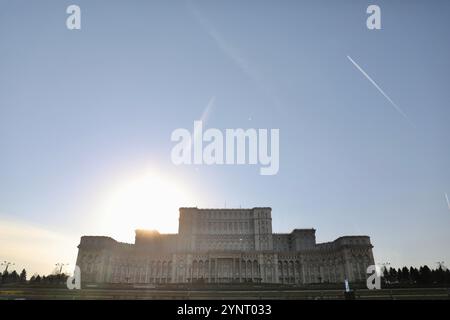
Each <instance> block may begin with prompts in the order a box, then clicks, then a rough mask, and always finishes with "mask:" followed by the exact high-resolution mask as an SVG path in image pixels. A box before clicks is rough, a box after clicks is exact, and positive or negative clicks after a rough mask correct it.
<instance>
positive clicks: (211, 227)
mask: <svg viewBox="0 0 450 320" xmlns="http://www.w3.org/2000/svg"><path fill="white" fill-rule="evenodd" d="M271 212H272V209H271V208H253V209H198V208H180V217H179V227H178V233H177V234H160V233H159V232H157V231H147V230H136V238H135V243H134V244H128V243H121V242H117V241H116V240H114V239H112V238H109V237H98V236H83V237H81V242H80V244H79V246H78V249H79V250H78V257H77V266H79V267H80V269H81V279H82V281H83V283H97V284H125V283H130V284H162V283H250V282H252V283H279V284H292V285H305V284H312V283H338V282H339V283H342V282H343V281H344V280H345V279H347V280H349V281H352V282H357V281H365V279H366V278H367V274H366V270H367V267H368V266H369V265H374V264H375V263H374V258H373V253H372V248H373V246H372V244H371V242H370V238H369V237H368V236H343V237H340V238H338V239H336V240H334V241H332V242H326V243H316V236H315V232H316V231H315V230H314V229H294V230H293V231H292V232H291V233H272V217H271Z"/></svg>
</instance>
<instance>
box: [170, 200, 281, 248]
mask: <svg viewBox="0 0 450 320" xmlns="http://www.w3.org/2000/svg"><path fill="white" fill-rule="evenodd" d="M178 235H179V237H180V238H182V239H184V241H186V246H187V247H186V248H185V249H186V250H192V251H220V250H226V251H230V250H231V251H239V250H245V251H248V250H256V251H261V250H273V242H272V218H271V209H270V208H253V209H197V208H181V209H180V221H179V229H178Z"/></svg>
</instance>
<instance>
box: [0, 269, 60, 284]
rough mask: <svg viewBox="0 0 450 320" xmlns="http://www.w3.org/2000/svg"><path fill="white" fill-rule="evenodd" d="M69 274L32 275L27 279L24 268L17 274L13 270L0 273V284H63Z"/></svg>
mask: <svg viewBox="0 0 450 320" xmlns="http://www.w3.org/2000/svg"><path fill="white" fill-rule="evenodd" d="M68 277H69V276H68V275H66V274H64V273H54V274H50V275H47V276H42V277H41V276H40V275H38V274H36V275H33V276H32V277H31V278H30V280H27V272H26V270H25V269H23V270H22V272H21V273H20V274H18V273H17V272H16V271H15V270H14V271H12V272H8V271H4V272H3V273H2V274H0V284H20V283H22V284H65V283H66V281H67V278H68Z"/></svg>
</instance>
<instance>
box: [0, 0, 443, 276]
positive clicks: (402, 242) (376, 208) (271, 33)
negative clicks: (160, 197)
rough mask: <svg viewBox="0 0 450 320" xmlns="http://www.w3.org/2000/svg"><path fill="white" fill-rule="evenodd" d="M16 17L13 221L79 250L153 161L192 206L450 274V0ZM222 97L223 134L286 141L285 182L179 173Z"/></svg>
mask: <svg viewBox="0 0 450 320" xmlns="http://www.w3.org/2000/svg"><path fill="white" fill-rule="evenodd" d="M372 3H373V4H378V5H379V6H380V7H381V14H382V15H381V17H382V30H376V31H370V30H368V29H367V28H366V18H367V16H368V15H367V14H366V8H367V6H368V5H369V4H372ZM70 4H77V5H79V6H80V7H81V10H82V28H81V30H78V31H69V30H68V29H67V28H66V25H65V20H66V18H67V16H68V15H67V14H66V12H65V11H66V8H67V6H68V5H70ZM0 5H1V10H0V223H1V222H2V219H3V220H4V221H6V220H8V221H10V222H11V221H12V223H17V224H19V225H21V224H30V225H33V226H38V228H39V229H45V230H52V232H53V231H55V232H58V233H67V234H71V235H74V237H75V243H73V248H71V250H73V251H71V255H72V252H75V254H76V250H74V248H75V246H76V245H77V241H78V237H79V236H81V235H82V234H84V233H86V232H91V233H92V231H91V230H94V228H93V227H92V226H91V225H90V224H89V221H90V219H91V218H92V217H93V216H95V207H96V205H95V203H96V202H97V200H98V198H99V194H101V193H102V192H103V190H105V188H107V186H108V184H109V183H110V182H111V181H112V180H113V179H115V177H116V175H127V171H128V170H134V169H136V170H138V168H140V167H142V168H143V167H145V166H146V165H147V164H148V163H151V165H152V167H153V168H157V169H156V170H158V171H161V172H168V173H170V175H171V176H172V177H175V179H179V180H183V182H184V184H185V185H187V186H189V185H193V186H194V185H195V188H196V192H197V193H196V194H197V195H198V198H196V203H192V204H189V203H186V204H184V205H198V206H202V207H205V206H210V207H220V206H223V205H224V203H225V201H226V203H227V206H228V207H239V206H242V207H254V206H270V207H272V208H273V212H272V217H273V226H274V231H276V232H289V231H290V230H292V229H293V228H296V227H297V228H302V227H305V228H309V227H314V228H316V229H317V238H318V241H331V240H334V239H335V238H337V237H339V236H341V235H346V234H367V235H370V236H371V239H372V242H373V244H374V246H375V248H374V253H375V259H376V261H377V262H385V261H389V262H391V263H392V264H394V265H420V264H429V265H431V266H433V267H434V266H435V262H436V261H445V262H446V264H447V265H448V264H450V252H449V250H448V248H449V244H450V232H449V228H450V209H449V208H448V207H447V203H446V200H445V195H444V194H445V193H448V194H450V166H449V164H450V148H449V146H450V140H449V138H450V121H449V120H450V104H449V101H450V90H449V89H450V88H449V84H450V59H449V57H450V43H449V39H450V25H449V22H448V14H449V12H450V2H448V1H424V0H423V1H407V2H406V1H400V0H396V1H392V0H391V1H344V0H341V1H331V0H330V1H317V0H315V1H242V0H240V1H237V0H231V1H218V0H217V1H181V0H180V1H124V0H121V1H33V2H30V1H0ZM347 56H351V58H352V59H354V61H356V62H357V63H358V64H359V65H360V66H361V67H362V68H363V69H364V70H365V71H366V72H367V73H368V74H369V75H370V76H371V77H372V78H373V79H374V80H375V81H376V82H377V83H378V84H379V85H380V87H381V88H382V89H383V90H384V91H385V92H386V93H387V94H388V95H389V96H390V98H392V100H393V101H395V103H396V104H397V105H398V106H399V107H400V108H401V109H402V110H403V112H404V113H405V114H406V115H407V116H408V118H409V119H411V121H412V122H413V123H414V124H415V126H412V125H411V124H410V123H409V122H408V121H406V119H405V118H404V117H403V116H402V115H401V114H400V113H399V112H397V111H396V110H395V108H394V107H393V106H392V105H391V104H390V103H389V101H388V100H387V99H386V98H385V97H384V96H383V95H382V94H380V92H379V91H378V90H377V89H376V88H375V87H374V86H373V85H372V84H371V83H370V82H369V81H368V80H367V79H366V78H365V77H364V76H363V74H361V73H360V72H359V71H358V70H357V69H356V68H355V66H354V65H353V64H352V63H351V62H350V61H349V59H347ZM213 97H214V103H213V106H212V107H211V108H210V110H209V114H208V120H207V126H208V127H214V128H219V129H225V128H240V127H241V128H268V129H270V128H279V129H280V171H279V173H278V174H277V175H275V176H260V175H259V166H251V165H247V166H209V167H206V166H181V167H175V166H174V165H173V164H172V163H171V161H170V151H171V148H172V147H173V145H174V144H173V143H172V142H171V141H170V135H171V132H172V131H173V130H174V129H176V128H183V127H184V128H188V129H189V130H192V125H193V121H194V120H197V119H200V117H201V115H202V113H203V112H204V109H205V107H206V106H207V105H208V102H209V101H211V100H212V98H213ZM199 193H201V195H200V194H199ZM176 226H177V221H174V224H173V231H174V232H176ZM94 231H95V230H94ZM125 231H126V232H129V234H130V237H131V238H132V236H133V230H125ZM112 235H113V236H114V234H112ZM11 239H12V238H11ZM4 240H5V239H4ZM23 241H25V240H23ZM25 242H26V241H25ZM4 243H5V242H4ZM10 245H11V246H14V242H13V241H11V244H10ZM24 246H25V247H26V245H24ZM75 249H76V248H75ZM3 250H5V249H3ZM1 251H2V250H0V259H1V260H4V259H9V260H14V259H16V257H14V256H12V257H10V256H9V255H7V254H5V252H6V251H4V252H1ZM8 252H9V251H8ZM72 256H73V255H72ZM73 258H75V257H73ZM55 259H58V253H55ZM17 260H20V259H19V258H17ZM56 262H57V261H56ZM30 263H31V262H30ZM37 269H38V268H37Z"/></svg>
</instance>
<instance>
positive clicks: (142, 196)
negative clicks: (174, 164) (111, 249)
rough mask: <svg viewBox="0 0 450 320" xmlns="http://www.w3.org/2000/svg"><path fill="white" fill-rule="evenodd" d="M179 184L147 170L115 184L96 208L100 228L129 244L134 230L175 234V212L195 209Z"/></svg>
mask: <svg viewBox="0 0 450 320" xmlns="http://www.w3.org/2000/svg"><path fill="white" fill-rule="evenodd" d="M189 192H190V190H189V188H187V187H186V186H185V185H183V183H182V182H181V181H177V180H175V179H173V178H171V177H170V176H168V175H163V174H162V173H160V172H158V171H156V170H147V171H144V172H142V173H140V174H138V175H136V176H134V177H130V178H128V179H125V181H122V182H119V183H117V185H115V186H113V188H112V189H111V190H110V191H109V192H108V193H107V195H106V196H105V199H104V201H103V202H102V204H101V207H100V210H99V211H100V221H99V225H100V229H101V230H102V231H103V232H104V233H105V234H108V235H111V236H112V237H114V238H115V239H116V240H118V241H126V242H133V241H134V230H135V229H152V230H157V231H159V232H161V233H173V232H177V228H178V209H179V207H183V206H195V202H194V198H193V197H192V196H191V195H190V194H189Z"/></svg>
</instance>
